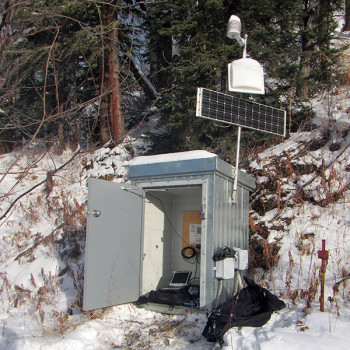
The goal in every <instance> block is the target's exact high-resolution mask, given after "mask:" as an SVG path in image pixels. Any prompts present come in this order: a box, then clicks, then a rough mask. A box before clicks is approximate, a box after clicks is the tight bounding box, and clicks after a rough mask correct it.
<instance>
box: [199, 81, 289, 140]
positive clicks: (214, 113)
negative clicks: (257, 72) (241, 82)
mask: <svg viewBox="0 0 350 350" xmlns="http://www.w3.org/2000/svg"><path fill="white" fill-rule="evenodd" d="M196 116H197V117H201V118H206V119H211V120H218V121H221V122H224V123H228V124H233V125H238V126H242V127H245V128H250V129H254V130H259V131H263V132H267V133H271V134H276V135H281V136H286V112H285V111H284V110H282V109H278V108H274V107H270V106H266V105H263V104H260V103H256V102H252V101H247V100H243V99H241V98H237V97H234V96H231V95H226V94H223V93H220V92H216V91H213V90H209V89H205V88H198V90H197V108H196Z"/></svg>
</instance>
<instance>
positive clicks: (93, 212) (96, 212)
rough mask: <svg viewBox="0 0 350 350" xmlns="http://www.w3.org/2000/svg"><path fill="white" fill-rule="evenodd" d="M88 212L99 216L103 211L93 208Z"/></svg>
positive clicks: (96, 216)
mask: <svg viewBox="0 0 350 350" xmlns="http://www.w3.org/2000/svg"><path fill="white" fill-rule="evenodd" d="M88 214H91V215H92V216H94V217H95V218H98V217H99V216H100V215H101V212H100V211H99V210H96V209H94V210H91V211H90V210H89V211H88Z"/></svg>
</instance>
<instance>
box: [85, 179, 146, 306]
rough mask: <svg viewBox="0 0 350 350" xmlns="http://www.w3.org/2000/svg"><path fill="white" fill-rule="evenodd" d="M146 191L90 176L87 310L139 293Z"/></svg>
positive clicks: (116, 303)
mask: <svg viewBox="0 0 350 350" xmlns="http://www.w3.org/2000/svg"><path fill="white" fill-rule="evenodd" d="M143 197H144V196H143V191H142V189H140V188H138V187H135V186H131V185H129V184H119V183H115V182H108V181H105V180H98V179H89V183H88V216H87V233H86V246H85V276H84V299H83V308H84V310H93V309H98V308H102V307H107V306H111V305H118V304H123V303H127V302H131V301H135V300H137V299H138V297H139V296H140V275H141V273H140V271H141V241H142V221H143Z"/></svg>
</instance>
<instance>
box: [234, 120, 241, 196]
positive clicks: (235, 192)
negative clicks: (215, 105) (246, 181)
mask: <svg viewBox="0 0 350 350" xmlns="http://www.w3.org/2000/svg"><path fill="white" fill-rule="evenodd" d="M241 130H242V127H241V126H239V127H238V132H237V153H236V169H235V170H236V171H235V172H236V174H235V180H234V183H233V192H232V202H233V203H237V184H238V165H239V150H240V147H241Z"/></svg>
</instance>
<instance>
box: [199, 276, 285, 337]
mask: <svg viewBox="0 0 350 350" xmlns="http://www.w3.org/2000/svg"><path fill="white" fill-rule="evenodd" d="M244 279H245V282H246V283H247V287H245V288H243V289H241V290H240V291H239V292H238V293H237V294H236V295H235V296H234V297H233V298H232V299H230V300H228V301H226V302H225V303H223V304H221V305H220V306H219V307H218V308H217V309H215V310H214V311H213V312H211V314H210V315H209V317H208V322H207V324H206V326H205V328H204V330H203V333H202V335H203V336H204V337H205V338H206V339H207V340H208V341H212V342H215V341H217V340H221V339H222V337H223V336H224V334H225V333H226V331H227V330H228V329H230V328H232V327H261V326H263V325H264V324H265V323H266V322H267V321H268V320H269V319H270V317H271V314H272V312H274V311H278V310H281V309H283V308H284V307H285V306H286V304H285V303H284V302H283V301H282V300H280V299H278V298H277V297H276V296H275V295H274V294H272V293H271V292H269V291H268V290H267V289H265V288H262V287H260V286H259V285H257V284H256V283H255V282H254V281H253V280H251V279H248V278H246V277H244Z"/></svg>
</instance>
